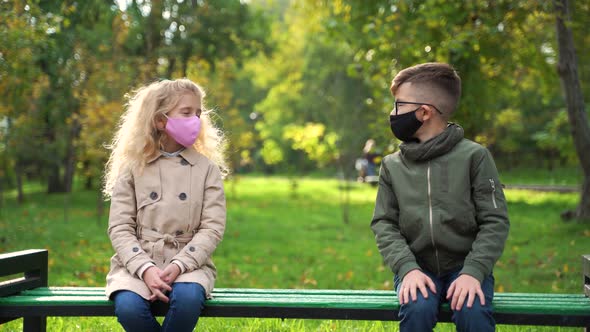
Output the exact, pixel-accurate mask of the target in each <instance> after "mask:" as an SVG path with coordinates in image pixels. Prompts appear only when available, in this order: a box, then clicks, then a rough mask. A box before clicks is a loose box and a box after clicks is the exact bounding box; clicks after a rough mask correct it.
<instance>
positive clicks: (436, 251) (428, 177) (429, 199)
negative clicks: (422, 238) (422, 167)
mask: <svg viewBox="0 0 590 332" xmlns="http://www.w3.org/2000/svg"><path fill="white" fill-rule="evenodd" d="M426 179H427V180H428V214H429V216H428V217H429V221H430V240H431V241H432V247H433V248H434V256H435V258H436V269H437V273H436V274H437V275H439V274H440V262H439V260H438V249H437V248H436V244H435V243H434V226H433V218H432V191H431V187H430V162H428V169H427V171H426Z"/></svg>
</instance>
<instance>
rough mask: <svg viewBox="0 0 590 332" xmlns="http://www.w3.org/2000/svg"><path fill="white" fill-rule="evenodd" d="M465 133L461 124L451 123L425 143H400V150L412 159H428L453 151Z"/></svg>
mask: <svg viewBox="0 0 590 332" xmlns="http://www.w3.org/2000/svg"><path fill="white" fill-rule="evenodd" d="M463 135H464V134H463V128H461V126H459V125H458V124H455V123H449V124H448V125H447V128H446V129H445V130H444V131H443V132H442V133H440V134H439V135H438V136H435V137H433V138H431V139H430V140H428V141H426V142H423V143H418V142H404V143H402V144H401V145H400V150H401V153H402V155H403V156H404V157H406V158H408V159H410V160H413V161H427V160H431V159H434V158H436V157H439V156H441V155H443V154H445V153H447V152H449V151H451V150H452V149H453V148H454V147H455V145H456V144H457V143H459V141H461V140H462V139H463Z"/></svg>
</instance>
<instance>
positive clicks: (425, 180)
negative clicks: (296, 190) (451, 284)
mask: <svg viewBox="0 0 590 332" xmlns="http://www.w3.org/2000/svg"><path fill="white" fill-rule="evenodd" d="M509 227H510V223H509V220H508V211H507V208H506V200H505V198H504V192H503V191H502V186H501V184H500V180H499V179H498V171H497V170H496V165H495V164H494V161H493V159H492V156H491V155H490V153H489V152H488V150H487V149H485V148H484V147H482V146H481V145H479V144H477V143H475V142H472V141H470V140H468V139H465V138H463V129H462V128H461V127H460V126H458V125H456V124H452V123H451V124H449V126H448V127H447V128H446V130H445V131H444V132H443V133H441V134H440V135H438V136H436V137H434V138H432V139H431V140H429V141H426V142H424V143H403V144H401V146H400V151H398V152H396V153H393V154H390V155H388V156H386V157H385V158H384V159H383V161H382V164H381V171H380V174H379V189H378V192H377V200H376V203H375V211H374V214H373V220H372V222H371V229H372V230H373V232H374V233H375V239H376V241H377V246H378V248H379V251H380V252H381V255H382V256H383V260H384V262H385V264H387V265H388V266H389V267H390V268H391V270H392V271H393V272H394V273H395V274H397V275H398V276H399V277H400V278H403V277H404V276H405V275H406V273H408V272H409V271H411V270H413V269H424V270H427V271H430V272H432V273H435V274H436V275H438V276H441V275H443V274H445V273H448V272H450V271H452V270H455V269H458V268H461V267H462V270H461V272H460V273H461V274H468V275H471V276H473V277H475V278H477V279H478V280H479V281H480V282H481V281H482V280H483V279H484V278H485V277H486V276H488V275H489V274H490V273H491V272H492V268H493V266H494V264H495V263H496V261H497V260H498V258H499V257H500V255H501V254H502V251H503V249H504V243H505V242H506V238H507V237H508V229H509Z"/></svg>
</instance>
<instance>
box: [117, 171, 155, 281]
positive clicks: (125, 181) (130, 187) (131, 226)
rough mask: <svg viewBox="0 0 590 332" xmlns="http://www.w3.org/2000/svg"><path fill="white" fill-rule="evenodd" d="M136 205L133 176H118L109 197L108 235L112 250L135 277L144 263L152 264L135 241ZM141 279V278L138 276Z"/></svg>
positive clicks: (126, 174) (127, 174)
mask: <svg viewBox="0 0 590 332" xmlns="http://www.w3.org/2000/svg"><path fill="white" fill-rule="evenodd" d="M136 228H137V204H136V198H135V185H134V181H133V175H132V174H131V172H130V171H126V172H124V173H122V174H121V175H120V176H119V179H118V180H117V182H116V183H115V186H114V188H113V194H112V195H111V209H110V213H109V228H108V234H109V238H110V239H111V243H112V245H113V249H115V252H116V253H117V255H118V256H119V258H120V259H121V261H122V262H123V265H124V266H125V268H127V270H128V271H129V273H131V274H132V275H137V272H138V271H139V269H140V268H141V267H142V266H143V265H145V264H146V263H153V261H152V260H151V258H150V257H149V255H148V254H147V253H146V252H145V251H143V249H142V248H141V245H140V243H139V240H138V239H137V233H136ZM138 277H141V276H138Z"/></svg>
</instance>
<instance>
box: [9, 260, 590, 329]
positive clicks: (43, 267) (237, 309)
mask: <svg viewBox="0 0 590 332" xmlns="http://www.w3.org/2000/svg"><path fill="white" fill-rule="evenodd" d="M47 260H48V252H47V250H24V251H18V252H14V253H6V254H0V278H3V279H7V280H5V281H3V282H0V324H2V323H5V322H8V321H11V320H14V319H17V318H21V317H22V318H24V323H23V330H24V331H45V329H46V317H48V316H60V317H65V316H70V317H71V316H74V317H80V316H114V307H113V304H112V302H111V301H109V300H108V299H107V298H106V296H105V294H104V288H100V287H48V284H47V275H48V269H47ZM582 264H583V274H584V293H585V294H538V293H496V294H495V295H494V302H493V305H494V316H495V318H496V321H497V323H498V324H511V325H547V326H578V327H585V328H586V330H587V331H589V332H590V298H589V296H590V255H586V256H583V263H582ZM0 280H2V279H0ZM398 309H399V304H398V300H397V295H396V293H395V292H393V291H384V290H320V289H247V288H217V289H215V290H214V291H213V299H210V300H208V301H207V303H206V306H205V309H204V310H203V313H202V316H203V317H258V318H281V319H285V318H297V319H302V318H305V319H348V320H382V321H391V320H398ZM153 310H154V313H155V314H156V315H158V316H163V315H164V314H165V312H166V310H167V306H166V305H165V304H164V303H161V302H158V303H156V304H155V305H154V307H153ZM450 319H451V312H450V310H449V306H448V305H443V307H442V310H441V312H440V315H439V321H441V322H449V321H450Z"/></svg>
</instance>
